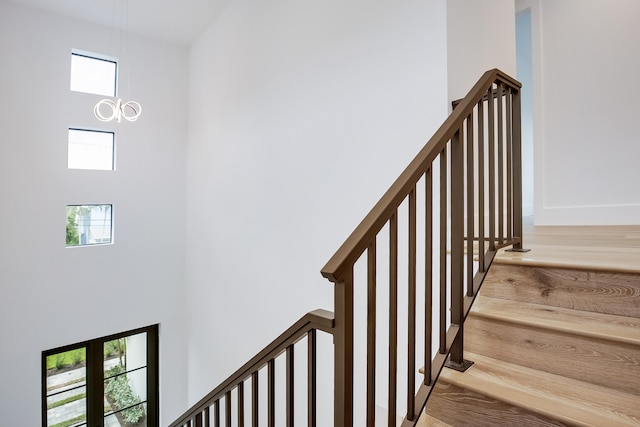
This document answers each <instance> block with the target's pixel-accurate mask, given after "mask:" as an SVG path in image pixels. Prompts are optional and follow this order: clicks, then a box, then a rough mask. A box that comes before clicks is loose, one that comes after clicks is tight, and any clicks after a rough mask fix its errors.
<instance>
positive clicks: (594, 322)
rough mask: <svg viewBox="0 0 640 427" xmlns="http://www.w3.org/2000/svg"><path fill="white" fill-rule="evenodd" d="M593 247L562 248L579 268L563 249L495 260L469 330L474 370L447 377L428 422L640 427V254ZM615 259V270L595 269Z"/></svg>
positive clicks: (429, 410)
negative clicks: (569, 252) (625, 259)
mask: <svg viewBox="0 0 640 427" xmlns="http://www.w3.org/2000/svg"><path fill="white" fill-rule="evenodd" d="M565 229H566V230H568V229H570V228H565ZM634 230H636V233H637V232H638V230H639V228H638V227H635V228H634ZM576 231H577V234H580V232H581V229H576ZM582 231H584V229H582ZM635 237H638V236H635ZM571 238H575V236H571ZM624 238H625V237H624V236H620V237H619V239H621V240H619V241H621V242H624ZM627 238H628V236H627ZM590 239H591V242H590V243H587V244H586V245H585V246H578V245H576V246H573V247H565V248H564V252H565V253H564V254H563V255H562V256H563V257H565V258H571V255H568V254H567V253H566V251H573V252H574V253H575V254H576V257H577V259H574V260H573V261H571V260H570V259H565V260H564V261H562V262H558V258H559V257H558V256H557V252H558V243H561V242H562V240H561V239H558V240H557V242H556V246H555V248H554V247H553V246H549V245H547V246H541V247H540V248H539V249H536V248H535V244H533V246H534V249H533V250H532V252H531V254H532V255H527V256H526V257H522V256H517V257H514V256H513V255H510V256H501V255H498V256H497V258H496V260H495V261H494V264H493V265H492V267H491V270H490V272H489V274H488V275H487V277H486V279H485V283H484V285H483V287H482V290H481V292H480V294H479V296H478V298H477V299H476V302H475V303H474V306H473V308H472V309H471V312H470V313H469V316H468V317H467V320H466V322H465V358H466V359H470V360H472V361H473V362H475V364H474V365H473V366H472V367H471V368H470V369H469V370H468V371H467V372H466V373H460V372H457V371H453V370H445V371H443V372H442V374H441V376H440V379H439V382H438V385H437V386H436V387H435V388H434V392H433V393H432V395H431V397H430V399H429V402H428V404H427V408H426V410H427V413H429V414H430V415H431V416H433V417H435V418H437V419H438V420H440V421H442V422H444V423H446V424H449V425H452V426H465V425H473V426H496V425H518V426H564V425H571V426H574V425H578V426H640V265H639V263H638V261H640V249H639V248H637V247H632V248H627V249H626V252H623V250H624V249H619V248H615V249H614V250H612V249H611V248H609V249H604V250H603V249H602V248H600V249H597V248H596V247H595V246H589V244H591V245H594V242H593V239H594V237H593V236H591V238H590ZM525 240H527V241H532V242H533V241H535V239H527V236H526V235H525ZM596 240H597V236H596ZM628 241H629V242H633V243H634V244H633V245H632V246H638V245H637V242H638V241H637V240H635V239H634V240H629V239H628ZM565 244H566V242H565ZM597 244H598V243H597V242H595V245H597ZM623 244H624V243H623ZM618 245H619V244H618ZM590 251H591V254H589V252H590ZM598 251H600V252H601V254H600V256H598V253H599V252H598ZM616 252H619V254H623V256H622V260H623V261H624V258H625V256H626V257H627V258H628V262H627V263H626V264H624V262H623V263H621V262H620V257H619V256H617V255H619V254H617V253H616ZM585 253H586V254H588V256H587V257H586V258H582V259H580V257H581V256H584V255H583V254H585ZM545 254H546V258H545ZM612 254H613V256H616V263H617V265H600V266H599V265H597V264H598V263H602V260H603V259H604V258H606V257H607V256H612ZM625 254H626V255H625ZM533 257H536V258H535V259H533ZM527 258H529V259H527ZM634 259H635V260H634ZM634 270H637V271H634Z"/></svg>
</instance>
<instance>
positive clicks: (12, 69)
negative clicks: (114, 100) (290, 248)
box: [0, 2, 187, 426]
mask: <svg viewBox="0 0 640 427" xmlns="http://www.w3.org/2000/svg"><path fill="white" fill-rule="evenodd" d="M110 36H111V32H110V31H109V30H108V29H103V28H97V27H95V26H91V25H88V24H83V23H80V22H78V21H74V20H71V19H67V18H62V17H58V16H55V15H50V14H47V13H43V12H39V11H36V10H32V9H27V8H23V7H21V6H17V5H15V4H13V3H8V2H0V53H1V55H2V67H0V94H1V96H2V102H0V127H1V129H2V138H1V140H0V141H1V145H2V148H3V150H2V151H3V154H2V155H0V200H2V206H3V208H2V210H1V213H0V236H2V238H1V239H0V337H2V344H1V345H0V347H1V348H2V350H1V351H0V378H2V399H0V414H1V415H0V418H1V419H2V421H1V422H0V424H2V425H7V426H9V425H25V426H27V425H28V426H37V425H40V423H41V420H40V408H41V406H40V405H41V403H40V402H41V352H42V351H43V350H46V349H51V348H55V347H58V346H62V345H66V344H72V343H75V342H79V341H82V340H87V339H91V338H96V337H100V336H104V335H107V334H111V333H115V332H120V331H125V330H129V329H133V328H137V327H140V326H145V325H149V324H153V323H160V335H161V336H160V347H161V348H160V369H161V378H160V382H161V387H162V388H163V389H162V397H161V405H160V406H161V408H162V409H161V420H162V421H161V423H162V424H163V425H166V424H167V423H169V422H170V421H171V420H172V419H173V418H174V417H176V416H177V415H178V414H179V412H180V411H182V410H183V409H184V405H185V400H186V380H185V373H186V368H185V362H186V346H185V344H186V340H185V337H184V323H183V313H184V311H183V300H184V295H183V280H184V274H185V272H184V256H185V239H184V221H185V196H184V187H185V157H186V143H185V140H186V129H187V126H186V125H187V116H186V78H187V51H186V49H184V48H178V47H174V46H169V45H165V44H160V43H156V42H153V41H149V40H145V39H139V38H135V37H131V38H130V59H131V65H132V67H131V71H130V79H131V80H130V82H131V89H132V97H135V99H136V100H138V101H139V102H140V103H141V104H142V106H143V108H144V110H143V113H142V116H141V117H140V119H139V120H138V122H136V123H135V124H131V123H123V124H121V125H119V126H115V125H102V124H101V123H100V122H98V121H97V120H96V119H95V118H93V113H92V109H93V105H94V104H95V102H96V101H97V100H98V99H100V98H99V97H96V96H93V95H87V94H80V93H75V92H74V93H72V92H70V91H69V67H70V63H71V60H70V55H71V49H72V48H78V49H82V50H87V51H94V52H99V53H104V54H112V55H114V56H118V53H117V52H114V50H113V47H111V46H109V41H110V39H111V37H110ZM123 68H126V64H123ZM123 71H124V74H123V75H126V70H123ZM123 95H124V96H125V97H126V96H127V94H126V91H125V92H124V93H123ZM69 126H89V127H96V128H105V129H115V130H116V133H117V171H115V172H89V171H78V170H67V169H66V156H67V133H68V127H69ZM74 203H75V204H77V203H112V204H113V212H114V227H115V230H114V232H115V235H114V238H115V243H114V244H113V245H107V246H99V247H89V248H73V249H67V248H65V225H66V218H65V205H66V204H74Z"/></svg>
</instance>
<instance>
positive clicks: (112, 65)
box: [70, 50, 118, 96]
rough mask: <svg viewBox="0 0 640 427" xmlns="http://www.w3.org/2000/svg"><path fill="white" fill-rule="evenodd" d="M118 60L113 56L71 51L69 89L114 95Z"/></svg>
mask: <svg viewBox="0 0 640 427" xmlns="http://www.w3.org/2000/svg"><path fill="white" fill-rule="evenodd" d="M117 71H118V62H117V60H116V59H114V58H108V57H105V56H103V55H97V54H93V53H86V52H80V51H75V50H74V51H72V52H71V86H70V88H71V90H73V91H76V92H85V93H93V94H96V95H104V96H116V83H117V75H118V74H117Z"/></svg>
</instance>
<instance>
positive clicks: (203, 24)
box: [11, 0, 231, 46]
mask: <svg viewBox="0 0 640 427" xmlns="http://www.w3.org/2000/svg"><path fill="white" fill-rule="evenodd" d="M11 1H13V2H15V3H20V4H24V5H30V6H33V7H37V8H40V9H44V10H48V11H51V12H55V13H59V14H62V15H66V16H70V17H73V18H77V19H81V20H84V21H88V22H91V23H95V24H101V25H105V26H107V27H115V28H119V27H120V25H123V26H125V27H126V29H128V31H129V33H132V34H139V35H143V36H146V37H151V38H154V39H158V40H163V41H169V42H173V43H178V44H181V45H184V46H188V45H190V44H191V42H193V40H194V39H195V38H196V37H197V36H198V35H199V34H200V33H202V31H204V30H205V29H206V28H207V26H208V25H209V24H210V23H211V22H213V21H214V20H215V19H216V17H217V16H218V15H219V14H220V13H221V12H222V10H223V9H224V8H225V7H226V6H227V4H229V3H230V2H231V0H11ZM126 16H128V24H127V23H126V21H127V20H126V19H124V17H126Z"/></svg>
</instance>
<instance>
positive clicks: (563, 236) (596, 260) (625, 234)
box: [496, 219, 640, 273]
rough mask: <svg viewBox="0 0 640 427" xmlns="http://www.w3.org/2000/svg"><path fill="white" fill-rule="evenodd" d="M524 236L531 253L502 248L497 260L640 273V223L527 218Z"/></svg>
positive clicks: (544, 265) (525, 243) (525, 245)
mask: <svg viewBox="0 0 640 427" xmlns="http://www.w3.org/2000/svg"><path fill="white" fill-rule="evenodd" d="M523 238H524V240H523V242H524V247H525V248H527V249H531V251H530V252H525V253H519V252H507V251H506V250H505V249H502V250H501V251H500V252H499V253H498V256H497V259H496V261H497V262H499V263H514V264H527V265H536V266H540V267H575V268H582V269H593V270H599V271H612V272H628V273H640V225H625V226H618V225H611V226H534V225H533V224H532V221H531V219H525V226H524V236H523ZM507 249H508V248H507Z"/></svg>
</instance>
